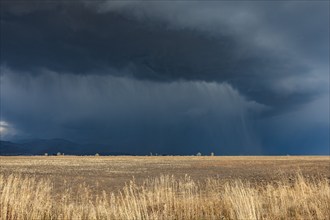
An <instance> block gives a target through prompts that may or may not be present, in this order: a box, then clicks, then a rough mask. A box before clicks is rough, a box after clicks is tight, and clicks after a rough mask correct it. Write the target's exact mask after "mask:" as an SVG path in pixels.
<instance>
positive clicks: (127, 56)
mask: <svg viewBox="0 0 330 220" xmlns="http://www.w3.org/2000/svg"><path fill="white" fill-rule="evenodd" d="M20 4H21V3H17V2H16V3H15V2H14V3H7V4H4V7H3V9H2V16H1V17H2V18H1V30H2V32H1V39H2V40H1V49H2V54H1V59H2V63H5V64H6V65H8V66H10V67H12V68H16V69H18V70H32V71H34V72H37V71H38V69H40V68H47V69H51V70H54V71H59V72H71V73H72V72H73V73H77V74H90V73H110V74H111V73H113V74H114V73H117V72H118V71H109V69H112V68H115V69H119V70H123V69H124V70H125V71H120V72H121V73H122V74H126V75H131V76H133V77H135V78H139V79H151V80H158V81H175V80H178V79H184V80H204V81H217V82H224V81H226V82H229V83H230V84H232V85H233V86H235V87H236V88H238V89H239V90H240V91H242V92H243V93H244V94H246V95H247V96H248V97H251V98H252V99H255V100H257V101H259V102H262V103H265V104H268V105H270V106H277V107H279V106H282V107H283V106H286V108H288V107H290V104H291V103H292V102H299V101H305V100H310V99H311V98H313V97H314V96H315V95H317V94H318V93H319V92H320V91H319V89H320V87H315V88H314V89H312V88H309V90H308V91H299V92H298V94H295V92H292V93H291V94H287V95H286V96H285V97H283V96H282V97H280V98H278V96H277V94H276V93H277V92H278V91H277V90H275V89H276V88H277V87H276V84H279V83H281V82H282V81H283V80H285V79H286V78H287V77H290V76H292V75H298V74H299V75H300V76H302V77H304V76H305V75H307V74H309V73H310V71H311V68H312V67H311V66H310V65H311V64H309V63H306V62H301V59H300V58H298V57H296V56H292V55H293V54H292V52H297V51H299V50H301V51H302V52H298V54H299V55H300V54H302V55H303V56H304V55H310V54H311V55H313V56H312V57H316V55H315V54H317V55H318V56H320V57H322V59H326V58H327V57H328V54H327V50H325V49H326V48H324V42H325V38H326V37H327V30H326V28H325V27H326V21H327V19H326V17H327V13H325V10H322V7H323V4H319V5H317V7H314V5H311V4H308V3H307V4H305V3H302V4H299V6H298V7H297V6H296V5H293V6H292V5H291V4H290V3H268V4H265V3H257V4H254V5H252V6H251V4H247V3H239V4H237V3H227V2H209V3H201V2H176V3H175V2H173V3H172V2H171V3H168V2H160V3H155V2H148V3H146V2H136V1H133V2H130V1H128V2H117V1H116V2H112V1H110V2H109V1H105V2H102V1H101V2H100V1H98V2H96V3H91V2H90V1H87V2H85V3H82V2H80V3H77V2H67V1H64V2H56V3H43V4H38V5H33V6H31V5H29V6H26V5H24V4H23V5H24V6H22V5H20ZM310 6H313V7H312V9H309V7H310ZM24 9H25V10H24ZM320 9H321V10H320ZM280 12H281V13H280ZM307 12H309V13H311V16H310V17H308V19H304V17H305V16H304V14H305V13H307ZM320 12H321V13H320ZM316 13H317V14H316ZM278 14H281V16H277V15H278ZM301 19H304V20H301ZM322 19H324V20H322ZM306 21H308V22H307V24H306ZM297 24H299V26H297ZM302 24H303V25H302ZM315 24H316V25H315ZM306 27H307V28H306ZM292 29H294V30H293V31H292ZM315 35H316V36H320V37H314V36H315ZM306 42H308V44H306ZM292 45H293V46H294V47H295V48H290V47H293V46H292ZM306 59H307V58H306ZM311 90H312V91H311ZM298 96H299V97H298ZM302 97H303V98H302ZM301 99H302V100H301ZM278 109H279V108H278Z"/></svg>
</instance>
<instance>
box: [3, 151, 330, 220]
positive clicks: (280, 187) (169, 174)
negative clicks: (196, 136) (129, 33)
mask: <svg viewBox="0 0 330 220" xmlns="http://www.w3.org/2000/svg"><path fill="white" fill-rule="evenodd" d="M0 167H1V170H0V199H1V204H0V215H1V216H0V219H22V218H26V219H31V218H35V219H40V218H43V219H50V218H53V219H221V218H222V219H288V218H292V219H313V218H314V219H329V217H330V211H329V210H330V209H329V207H330V187H329V179H330V157H328V156H302V157H300V156H299V157H296V156H282V157H264V156H262V157H254V156H251V157H210V156H207V157H195V156H186V157H172V156H163V157H155V156H153V157H150V156H148V157H132V156H114V157H102V156H100V157H85V156H81V157H79V156H48V157H45V156H33V157H0ZM133 177H134V180H133V181H130V180H132V179H133ZM125 183H126V186H125Z"/></svg>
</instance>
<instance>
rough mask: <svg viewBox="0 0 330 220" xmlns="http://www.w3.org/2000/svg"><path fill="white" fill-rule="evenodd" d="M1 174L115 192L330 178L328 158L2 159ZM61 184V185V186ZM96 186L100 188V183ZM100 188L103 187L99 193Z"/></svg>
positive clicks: (123, 157) (58, 186)
mask: <svg viewBox="0 0 330 220" xmlns="http://www.w3.org/2000/svg"><path fill="white" fill-rule="evenodd" d="M0 169H1V170H0V173H1V174H5V175H8V174H26V175H29V176H35V177H37V178H39V177H42V178H43V177H47V178H50V180H51V181H52V182H54V183H55V187H56V188H61V186H62V184H61V183H62V182H63V180H66V181H68V184H72V185H74V186H75V185H77V184H80V183H82V182H86V184H88V185H90V186H93V188H95V190H96V192H98V191H99V189H106V190H117V189H121V188H122V187H123V185H124V184H125V183H126V182H128V181H129V180H131V179H132V177H133V176H134V178H135V180H136V181H137V182H138V183H140V182H142V181H143V180H145V179H146V178H148V177H151V178H153V177H159V176H160V175H161V174H163V175H174V176H175V177H183V176H184V175H186V174H187V175H189V176H190V177H191V178H192V179H193V180H197V181H198V180H204V179H205V178H207V177H211V178H216V179H219V180H223V181H227V180H232V179H237V178H239V179H242V180H249V181H251V182H258V183H260V182H268V181H274V180H278V179H279V178H281V176H282V175H283V173H286V174H295V173H296V172H297V171H298V170H300V171H301V173H302V174H304V175H306V176H312V175H318V174H320V175H323V176H325V177H326V178H330V171H329V170H330V157H329V156H279V157H272V156H269V157H266V156H260V157H259V156H258V157H257V156H249V157H239V156H237V157H235V156H233V157H217V156H215V157H211V156H205V157H204V156H202V157H197V156H182V157H181V156H158V157H157V156H146V157H139V156H109V157H102V156H99V157H95V156H48V157H45V156H24V157H23V156H22V157H0ZM57 183H58V184H57ZM96 183H97V184H96ZM97 187H98V188H99V189H97Z"/></svg>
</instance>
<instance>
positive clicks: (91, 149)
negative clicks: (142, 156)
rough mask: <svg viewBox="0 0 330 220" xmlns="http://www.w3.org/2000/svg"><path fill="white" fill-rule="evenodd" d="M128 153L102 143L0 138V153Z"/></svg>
mask: <svg viewBox="0 0 330 220" xmlns="http://www.w3.org/2000/svg"><path fill="white" fill-rule="evenodd" d="M58 152H60V153H64V154H65V155H95V154H96V153H99V154H100V155H128V154H127V153H124V152H113V151H111V147H110V146H108V145H102V144H78V143H75V142H72V141H68V140H65V139H31V140H22V141H17V142H15V143H14V142H10V141H2V140H0V155H13V156H14V155H44V154H45V153H47V154H48V155H56V154H57V153H58Z"/></svg>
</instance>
